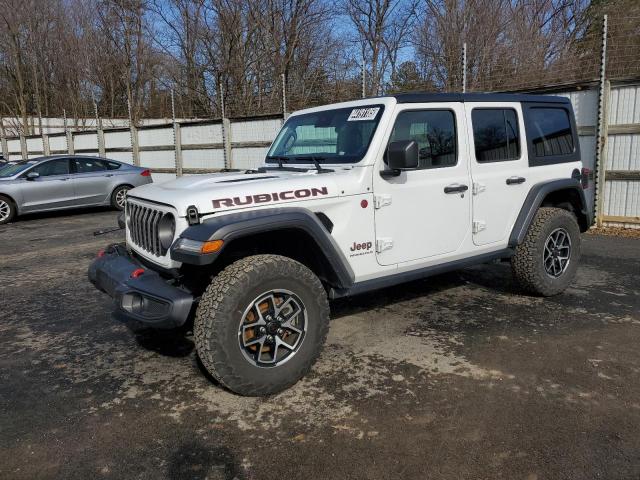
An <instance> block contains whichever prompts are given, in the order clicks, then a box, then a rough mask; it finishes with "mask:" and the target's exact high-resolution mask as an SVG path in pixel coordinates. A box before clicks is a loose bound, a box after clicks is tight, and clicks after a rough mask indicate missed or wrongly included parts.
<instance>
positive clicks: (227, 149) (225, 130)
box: [219, 84, 233, 169]
mask: <svg viewBox="0 0 640 480" xmlns="http://www.w3.org/2000/svg"><path fill="white" fill-rule="evenodd" d="M219 90H220V111H221V113H222V145H223V156H224V168H225V169H229V168H232V165H233V159H232V155H233V152H232V150H231V122H230V121H229V119H228V118H227V112H226V111H225V104H224V90H223V89H222V84H220V87H219Z"/></svg>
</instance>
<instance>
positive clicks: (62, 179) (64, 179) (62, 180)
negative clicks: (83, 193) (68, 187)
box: [58, 177, 69, 182]
mask: <svg viewBox="0 0 640 480" xmlns="http://www.w3.org/2000/svg"><path fill="white" fill-rule="evenodd" d="M58 180H60V181H61V182H66V181H67V180H69V177H67V178H59V179H58Z"/></svg>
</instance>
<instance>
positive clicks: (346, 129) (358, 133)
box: [267, 105, 384, 163]
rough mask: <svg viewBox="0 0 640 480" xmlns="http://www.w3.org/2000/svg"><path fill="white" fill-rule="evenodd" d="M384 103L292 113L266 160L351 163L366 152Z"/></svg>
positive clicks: (277, 161)
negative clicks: (298, 113)
mask: <svg viewBox="0 0 640 480" xmlns="http://www.w3.org/2000/svg"><path fill="white" fill-rule="evenodd" d="M383 110H384V105H366V106H362V107H349V108H338V109H334V110H324V111H321V112H314V113H305V114H302V115H294V116H292V117H291V118H289V120H287V122H286V123H285V124H284V126H283V127H282V130H280V133H279V134H278V137H277V138H276V140H275V141H274V142H273V145H272V146H271V149H270V150H269V153H268V154H267V162H268V163H313V162H316V161H317V162H319V163H355V162H359V161H360V160H362V157H364V155H365V154H366V153H367V149H368V148H369V144H370V143H371V139H372V138H373V134H374V133H375V131H376V127H377V126H378V123H379V121H380V117H381V116H382V112H383Z"/></svg>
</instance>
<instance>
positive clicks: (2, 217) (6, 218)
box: [0, 195, 16, 225]
mask: <svg viewBox="0 0 640 480" xmlns="http://www.w3.org/2000/svg"><path fill="white" fill-rule="evenodd" d="M15 216H16V206H15V205H14V204H13V202H12V201H11V200H10V199H9V198H7V197H5V196H2V195H0V225H4V224H5V223H9V222H10V221H11V220H13V218H14V217H15Z"/></svg>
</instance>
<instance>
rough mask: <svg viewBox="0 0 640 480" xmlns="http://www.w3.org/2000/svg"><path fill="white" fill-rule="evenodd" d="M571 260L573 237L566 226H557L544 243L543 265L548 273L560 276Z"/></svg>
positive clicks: (551, 275) (554, 276) (555, 276)
mask: <svg viewBox="0 0 640 480" xmlns="http://www.w3.org/2000/svg"><path fill="white" fill-rule="evenodd" d="M570 260H571V237H569V233H567V231H566V230H565V229H564V228H556V229H555V230H554V231H553V232H551V234H549V236H548V237H547V240H546V241H545V243H544V254H543V260H542V262H543V265H544V270H545V272H547V275H549V276H550V277H553V278H558V277H559V276H560V275H562V274H563V273H564V272H565V271H566V270H567V267H568V266H569V261H570Z"/></svg>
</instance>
